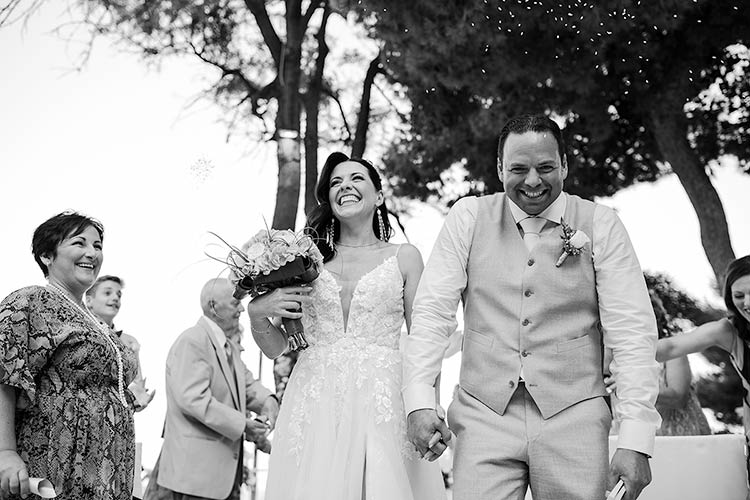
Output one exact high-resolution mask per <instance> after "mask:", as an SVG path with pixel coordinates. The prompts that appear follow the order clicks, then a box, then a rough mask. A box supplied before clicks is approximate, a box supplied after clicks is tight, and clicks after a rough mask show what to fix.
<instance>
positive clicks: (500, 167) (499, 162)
mask: <svg viewBox="0 0 750 500" xmlns="http://www.w3.org/2000/svg"><path fill="white" fill-rule="evenodd" d="M497 178H498V179H500V184H502V183H503V162H502V160H500V159H498V160H497Z"/></svg>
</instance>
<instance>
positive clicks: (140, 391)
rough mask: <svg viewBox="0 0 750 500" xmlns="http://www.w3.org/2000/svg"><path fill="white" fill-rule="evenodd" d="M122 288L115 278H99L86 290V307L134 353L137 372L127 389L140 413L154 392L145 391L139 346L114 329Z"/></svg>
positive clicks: (130, 336)
mask: <svg viewBox="0 0 750 500" xmlns="http://www.w3.org/2000/svg"><path fill="white" fill-rule="evenodd" d="M124 287H125V282H124V281H123V280H122V279H121V278H119V277H117V276H111V275H104V276H100V277H99V278H98V279H97V280H96V281H95V282H94V284H93V285H92V286H91V288H89V289H88V290H86V305H87V306H88V308H89V309H90V310H91V312H93V313H94V314H95V315H96V316H97V317H98V318H99V319H101V320H102V321H104V323H106V324H107V325H108V326H109V328H111V329H112V331H114V332H115V333H116V334H117V335H118V336H119V337H120V340H122V342H123V343H124V344H125V345H126V346H128V347H130V349H131V350H132V351H133V352H134V353H135V356H136V360H137V361H138V372H137V374H136V376H135V379H133V381H132V382H131V383H130V385H129V386H128V389H130V392H132V393H133V396H135V411H141V410H143V409H145V408H146V406H148V404H149V403H150V402H151V400H152V399H154V391H151V392H149V391H148V390H147V389H146V379H145V378H144V377H143V369H142V368H141V361H140V356H139V354H140V350H141V345H140V344H139V343H138V341H137V340H136V339H135V337H133V336H132V335H128V334H127V333H124V332H123V331H122V330H118V329H116V328H115V324H114V321H115V316H117V313H118V312H120V306H121V304H122V289H123V288H124Z"/></svg>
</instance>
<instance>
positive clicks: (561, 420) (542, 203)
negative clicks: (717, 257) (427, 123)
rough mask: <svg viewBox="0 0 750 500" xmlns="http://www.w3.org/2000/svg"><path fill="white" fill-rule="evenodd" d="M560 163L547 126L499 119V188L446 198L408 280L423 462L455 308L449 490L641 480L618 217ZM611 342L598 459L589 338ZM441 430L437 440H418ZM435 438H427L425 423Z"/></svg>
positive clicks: (644, 464) (640, 396) (643, 393)
mask: <svg viewBox="0 0 750 500" xmlns="http://www.w3.org/2000/svg"><path fill="white" fill-rule="evenodd" d="M567 174H568V167H567V161H566V157H565V144H564V141H563V138H562V132H561V130H560V128H559V127H558V126H557V124H556V123H555V122H554V121H552V120H551V119H549V118H548V117H546V116H544V115H526V116H520V117H516V118H513V119H511V120H510V121H509V122H508V123H507V124H506V125H505V127H503V129H502V131H501V133H500V141H499V144H498V175H499V176H500V179H501V180H502V182H503V185H504V188H505V193H500V194H494V195H490V196H483V197H479V198H476V197H468V198H464V199H462V200H460V201H459V202H458V203H456V204H455V206H454V207H453V208H452V209H451V211H450V213H449V214H448V216H447V218H446V221H445V225H444V226H443V228H442V230H441V232H440V235H439V236H438V239H437V241H436V243H435V247H434V248H433V251H432V254H431V256H430V259H429V261H428V263H427V266H426V268H425V270H424V274H423V275H422V280H421V282H420V284H419V288H418V291H417V296H416V300H415V302H414V312H413V316H412V327H411V335H409V336H408V338H407V341H406V347H405V352H404V389H403V395H404V401H405V406H406V412H407V414H408V430H409V437H410V439H411V440H412V442H413V443H414V444H415V445H416V447H417V449H418V451H419V452H420V453H421V454H422V455H423V456H424V457H425V458H427V459H429V460H434V459H436V458H437V456H439V455H440V454H441V453H442V452H443V451H444V449H445V442H446V441H448V440H449V439H450V433H449V431H448V428H447V427H446V424H445V423H444V422H443V421H442V420H441V419H440V418H439V417H440V416H441V415H440V413H439V412H438V411H436V405H435V400H434V394H435V391H434V389H433V387H432V386H433V383H434V380H435V378H436V377H437V375H438V373H439V372H440V367H441V360H442V355H443V351H444V350H445V348H446V346H447V345H448V337H449V335H450V333H451V332H453V330H454V329H455V328H456V309H457V307H458V304H459V301H462V303H463V308H464V340H463V355H462V365H461V375H460V381H459V390H458V392H457V396H456V398H455V399H454V400H453V403H452V404H451V406H450V408H449V410H448V423H449V425H450V429H451V430H452V431H453V432H454V433H455V435H456V449H455V455H454V479H455V482H454V494H453V498H454V499H455V500H485V499H486V500H490V499H492V500H510V499H513V500H520V499H522V498H523V497H524V495H525V493H526V490H527V488H528V487H530V488H531V491H532V494H533V496H534V499H535V500H558V499H561V498H564V499H566V500H574V499H580V500H599V499H603V498H604V497H605V490H611V489H613V487H614V486H615V483H616V482H617V481H618V479H619V478H622V480H623V481H624V483H625V487H626V489H627V493H626V495H625V497H624V499H625V500H634V499H635V498H637V496H638V495H639V494H640V492H641V490H642V489H643V488H644V487H645V486H646V485H647V484H648V483H649V482H650V481H651V469H650V466H649V462H648V459H649V457H650V455H651V453H652V451H653V444H654V432H655V430H656V428H657V427H658V425H659V422H660V417H659V414H658V413H657V412H656V410H655V409H654V402H655V400H656V395H657V392H658V381H657V372H658V365H657V363H656V361H655V350H656V341H657V334H656V324H655V320H654V315H653V312H652V309H651V305H650V301H649V296H648V292H647V289H646V284H645V282H644V279H643V274H642V272H641V268H640V265H639V264H638V260H637V258H636V256H635V252H634V251H633V247H632V245H631V243H630V240H629V238H628V235H627V233H626V231H625V228H624V226H623V224H622V223H621V222H620V220H619V219H618V217H617V216H616V215H615V213H614V212H613V211H612V210H611V209H609V208H606V207H604V206H602V205H597V204H595V203H592V202H589V201H585V200H582V199H581V198H578V197H577V196H571V195H568V194H567V193H564V192H563V191H562V188H563V181H564V180H565V178H566V177H567ZM604 346H606V347H609V348H611V349H612V350H613V352H614V362H613V363H612V366H611V372H612V374H613V376H614V377H616V381H617V396H618V399H619V400H620V404H619V405H618V412H617V413H618V414H617V418H619V419H620V420H621V423H620V435H619V441H618V445H617V450H616V451H615V453H614V456H613V457H612V461H611V463H609V461H608V433H609V428H610V423H611V418H612V417H611V414H610V410H609V407H608V405H607V403H606V402H605V399H604V396H605V394H606V393H605V389H604V385H603V381H602V351H603V347H604ZM435 431H439V432H440V433H441V434H442V436H443V439H441V440H440V441H438V442H437V444H434V445H433V446H432V447H431V448H429V445H430V444H433V443H435V441H436V439H432V440H431V439H430V438H431V437H432V436H433V434H434V433H435ZM436 437H437V436H436Z"/></svg>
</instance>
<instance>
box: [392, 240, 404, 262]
mask: <svg viewBox="0 0 750 500" xmlns="http://www.w3.org/2000/svg"><path fill="white" fill-rule="evenodd" d="M402 246H404V244H403V243H399V244H398V245H397V246H396V253H394V254H393V256H394V257H396V260H398V254H399V252H401V247H402Z"/></svg>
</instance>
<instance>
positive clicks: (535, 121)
mask: <svg viewBox="0 0 750 500" xmlns="http://www.w3.org/2000/svg"><path fill="white" fill-rule="evenodd" d="M526 132H551V133H552V135H553V137H554V138H555V140H556V141H557V152H558V153H559V154H560V161H565V140H564V139H563V136H562V130H560V127H559V126H558V125H557V123H555V121H554V120H552V119H551V118H550V117H549V116H547V115H542V114H539V115H519V116H514V117H513V118H511V119H510V120H508V121H507V122H506V123H505V126H503V128H502V130H501V131H500V139H499V140H498V141H497V165H498V167H502V165H503V148H504V147H505V141H506V140H507V139H508V136H509V135H510V134H523V133H526Z"/></svg>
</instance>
